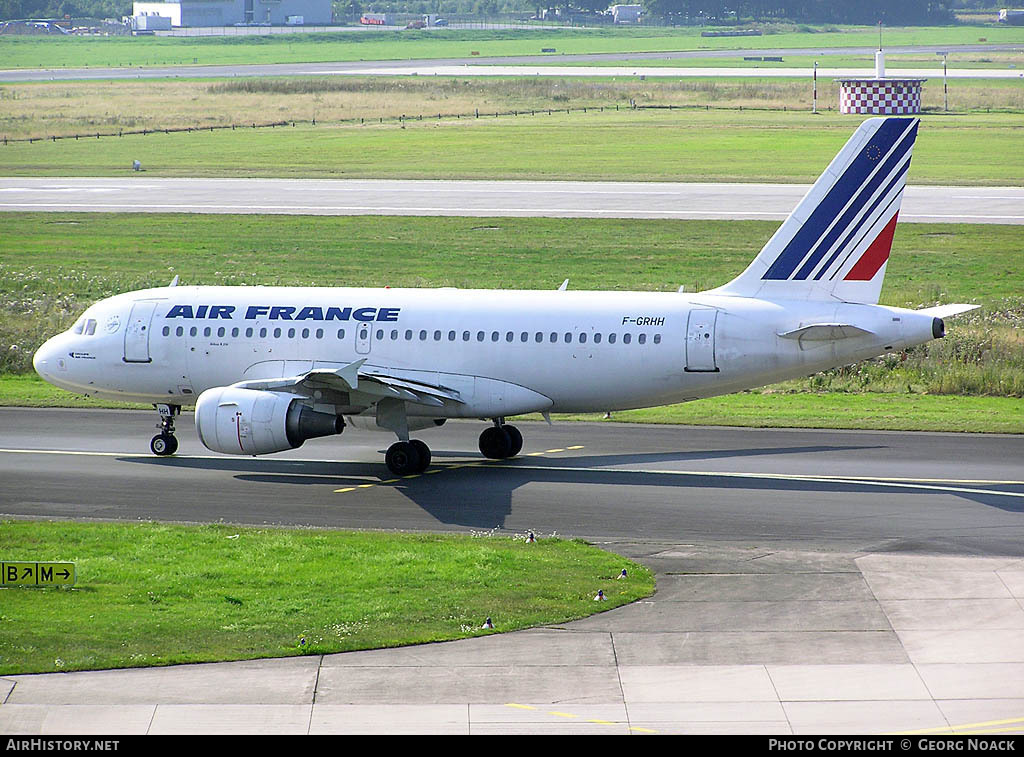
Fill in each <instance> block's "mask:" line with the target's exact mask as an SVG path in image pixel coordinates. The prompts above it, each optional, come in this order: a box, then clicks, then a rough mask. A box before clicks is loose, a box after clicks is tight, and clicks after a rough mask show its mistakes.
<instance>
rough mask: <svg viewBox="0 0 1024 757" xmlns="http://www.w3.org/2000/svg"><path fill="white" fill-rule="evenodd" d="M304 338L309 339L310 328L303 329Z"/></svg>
mask: <svg viewBox="0 0 1024 757" xmlns="http://www.w3.org/2000/svg"><path fill="white" fill-rule="evenodd" d="M302 338H303V339H309V329H303V330H302Z"/></svg>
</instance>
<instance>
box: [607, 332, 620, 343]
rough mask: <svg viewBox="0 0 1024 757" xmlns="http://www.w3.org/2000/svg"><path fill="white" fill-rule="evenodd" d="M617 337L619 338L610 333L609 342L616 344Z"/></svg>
mask: <svg viewBox="0 0 1024 757" xmlns="http://www.w3.org/2000/svg"><path fill="white" fill-rule="evenodd" d="M616 339H618V337H617V336H616V335H615V334H609V335H608V344H615V340H616Z"/></svg>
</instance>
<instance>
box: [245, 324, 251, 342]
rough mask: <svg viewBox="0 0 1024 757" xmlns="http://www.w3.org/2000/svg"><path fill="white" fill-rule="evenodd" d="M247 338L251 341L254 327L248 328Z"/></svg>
mask: <svg viewBox="0 0 1024 757" xmlns="http://www.w3.org/2000/svg"><path fill="white" fill-rule="evenodd" d="M245 338H246V339H251V338H252V326H250V327H249V328H247V329H246V330H245Z"/></svg>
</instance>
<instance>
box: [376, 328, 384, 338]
mask: <svg viewBox="0 0 1024 757" xmlns="http://www.w3.org/2000/svg"><path fill="white" fill-rule="evenodd" d="M383 338H384V329H377V340H378V341H379V340H381V339H383Z"/></svg>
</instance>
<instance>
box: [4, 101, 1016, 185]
mask: <svg viewBox="0 0 1024 757" xmlns="http://www.w3.org/2000/svg"><path fill="white" fill-rule="evenodd" d="M434 105H435V107H436V108H437V109H438V110H442V109H443V104H434ZM424 110H426V108H424ZM436 112H437V111H435V118H434V119H433V120H432V119H431V118H430V117H429V111H428V112H427V114H426V118H424V119H423V120H422V121H419V120H413V121H407V122H406V123H404V124H401V125H400V124H398V123H395V122H391V123H385V124H384V125H377V124H372V125H369V124H368V125H366V126H359V125H355V126H351V125H350V126H342V127H339V126H330V125H326V126H325V125H318V126H316V127H313V126H309V125H299V126H296V127H294V128H293V127H282V128H276V129H251V128H248V129H246V128H243V129H239V130H237V131H235V130H230V129H229V130H222V131H215V132H198V133H179V134H173V133H172V134H149V135H146V136H142V135H136V136H125V137H122V138H117V137H108V138H103V139H95V138H93V139H81V140H75V139H64V140H58V141H56V142H51V141H42V142H35V143H33V144H29V143H24V142H23V143H10V144H8V145H6V146H0V175H7V176H129V175H132V171H131V164H132V160H133V159H134V158H140V159H141V160H142V162H143V167H144V168H145V169H146V173H144V174H141V175H138V177H139V178H138V180H139V181H144V180H145V178H146V177H147V176H181V177H191V176H234V177H246V176H263V177H295V176H302V177H325V178H409V179H450V178H467V179H565V180H570V179H578V180H635V181H655V180H657V181H739V182H811V181H813V180H814V178H815V177H817V175H818V174H819V173H820V172H821V170H822V168H823V167H824V166H825V165H827V164H828V162H829V161H830V160H831V159H832V157H833V156H834V155H835V153H836V151H837V150H838V149H839V147H841V146H842V144H843V143H844V142H845V141H846V139H847V138H848V137H849V135H850V134H851V133H852V132H853V130H854V129H855V128H856V126H857V125H859V124H860V122H861V121H862V120H863V119H862V117H859V116H840V115H837V114H824V115H819V116H814V115H812V114H810V113H793V112H789V113H785V112H764V111H751V110H745V111H727V112H723V111H708V112H705V111H702V110H693V109H684V110H673V111H659V110H637V111H631V110H621V111H618V112H616V111H614V110H609V109H605V110H604V111H603V112H601V111H598V110H594V109H590V111H589V112H588V113H581V112H574V113H572V114H571V115H565V114H564V113H563V114H561V115H559V114H555V115H547V113H546V112H544V113H538V114H537V115H535V116H530V115H522V116H519V117H514V116H503V117H500V118H495V117H493V115H492V116H491V117H487V116H486V114H482V117H481V118H479V119H476V118H470V119H461V120H455V119H444V120H441V121H438V120H437V119H436ZM282 115H283V116H284V117H288V116H289V115H293V116H295V117H297V118H303V117H309V116H310V114H308V113H295V114H289V113H287V112H286V113H284V114H281V113H274V114H273V116H274V118H275V119H276V118H280V117H281V116H282ZM408 115H409V116H412V117H415V116H418V115H421V114H412V113H410V114H408ZM268 120H270V119H268ZM1022 136H1024V123H1022V121H1021V118H1020V116H1019V115H1017V114H1006V113H1000V114H996V113H993V114H987V115H986V114H975V115H971V116H963V115H960V116H938V115H936V116H928V117H927V118H926V121H925V123H924V124H923V126H922V128H921V132H920V136H919V138H918V142H917V145H916V146H915V151H914V165H913V168H912V174H913V177H912V180H913V181H914V183H916V184H958V185H964V184H967V185H994V186H1019V185H1020V184H1021V183H1022V182H1024V151H1021V150H1020V149H1019V147H1020V141H1021V138H1022Z"/></svg>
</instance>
